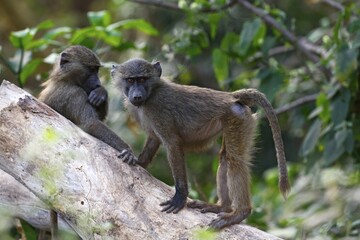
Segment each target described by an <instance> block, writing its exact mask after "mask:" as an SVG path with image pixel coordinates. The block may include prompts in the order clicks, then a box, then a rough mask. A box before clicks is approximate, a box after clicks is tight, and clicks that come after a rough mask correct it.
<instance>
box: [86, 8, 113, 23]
mask: <svg viewBox="0 0 360 240" xmlns="http://www.w3.org/2000/svg"><path fill="white" fill-rule="evenodd" d="M87 17H88V19H89V21H90V23H91V25H92V26H101V27H106V26H108V25H109V24H110V23H111V15H110V13H109V12H108V11H99V12H88V13H87Z"/></svg>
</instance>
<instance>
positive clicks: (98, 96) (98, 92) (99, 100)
mask: <svg viewBox="0 0 360 240" xmlns="http://www.w3.org/2000/svg"><path fill="white" fill-rule="evenodd" d="M106 99H107V92H106V90H105V89H104V88H96V89H94V90H92V91H91V92H90V94H89V96H88V101H89V103H90V104H91V105H93V106H95V107H98V106H100V105H101V104H103V103H104V102H105V101H106Z"/></svg>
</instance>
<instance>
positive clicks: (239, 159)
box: [112, 59, 290, 229]
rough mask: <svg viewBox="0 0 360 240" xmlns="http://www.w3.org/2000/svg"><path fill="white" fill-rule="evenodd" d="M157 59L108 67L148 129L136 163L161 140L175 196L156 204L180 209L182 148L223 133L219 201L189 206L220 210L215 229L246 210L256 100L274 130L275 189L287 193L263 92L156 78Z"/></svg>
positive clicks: (277, 134)
mask: <svg viewBox="0 0 360 240" xmlns="http://www.w3.org/2000/svg"><path fill="white" fill-rule="evenodd" d="M161 73H162V69H161V66H160V63H159V62H156V63H149V62H147V61H145V60H143V59H133V60H129V61H127V62H125V63H123V64H121V65H117V66H113V69H112V78H113V79H114V80H115V82H116V84H117V85H118V86H119V88H120V89H121V91H122V92H123V93H124V95H125V96H126V98H125V100H126V106H127V108H128V110H129V111H130V113H131V114H132V115H133V116H134V117H135V119H136V120H137V121H138V122H139V123H140V125H141V126H142V127H143V128H144V129H145V130H146V131H147V133H148V138H147V141H146V143H145V147H144V149H143V151H142V153H141V154H140V155H139V158H138V164H140V165H141V166H143V167H146V166H147V165H148V164H149V163H150V162H151V160H152V158H153V156H154V155H155V153H156V151H157V149H158V148H159V145H160V143H162V144H163V145H164V147H165V148H166V150H167V157H168V161H169V163H170V167H171V170H172V174H173V177H174V181H175V189H176V192H175V195H174V197H173V198H172V199H170V200H168V201H166V202H163V203H161V205H162V206H165V207H164V208H163V210H162V211H166V212H167V213H170V212H173V213H177V212H179V211H180V210H181V209H182V208H183V207H184V206H185V204H186V198H187V196H188V186H187V177H186V169H185V160H184V151H187V150H201V149H204V148H206V147H207V146H209V144H210V143H211V142H212V140H213V139H214V138H215V137H216V136H218V135H219V133H221V132H222V133H223V144H222V149H221V151H220V164H219V169H218V174H217V190H218V197H219V202H218V204H216V205H210V204H206V203H202V202H199V201H194V202H192V203H189V204H188V206H189V207H194V208H201V209H202V212H216V213H220V214H219V216H218V218H217V219H215V220H214V221H212V222H211V223H210V226H211V227H212V228H215V229H220V228H223V227H225V226H229V225H231V224H236V223H240V222H241V221H242V220H244V219H245V218H246V217H247V216H249V214H250V213H251V208H252V207H251V201H250V166H249V165H250V163H251V154H252V151H253V144H254V134H255V127H256V118H255V116H254V115H253V114H252V112H251V110H250V108H249V106H252V105H254V104H258V105H260V106H262V107H263V108H264V110H265V113H266V116H267V118H268V119H269V122H270V125H271V129H272V131H273V136H274V141H275V148H276V153H277V159H278V167H279V171H280V179H279V188H280V191H281V193H282V194H283V195H284V196H286V194H287V193H288V192H289V190H290V185H289V182H288V177H287V169H286V160H285V154H284V147H283V142H282V138H281V131H280V127H279V125H278V121H277V118H276V115H275V113H274V110H273V108H272V107H271V104H270V103H269V101H268V100H267V99H266V97H265V96H264V95H263V94H262V93H260V92H259V91H257V90H255V89H243V90H239V91H236V92H222V91H215V90H212V89H208V88H200V87H195V86H183V85H179V84H175V83H172V82H168V81H164V80H162V79H161V78H160V76H161Z"/></svg>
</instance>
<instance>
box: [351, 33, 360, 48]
mask: <svg viewBox="0 0 360 240" xmlns="http://www.w3.org/2000/svg"><path fill="white" fill-rule="evenodd" d="M359 47H360V31H359V32H358V33H356V35H355V37H354V39H353V41H352V48H359Z"/></svg>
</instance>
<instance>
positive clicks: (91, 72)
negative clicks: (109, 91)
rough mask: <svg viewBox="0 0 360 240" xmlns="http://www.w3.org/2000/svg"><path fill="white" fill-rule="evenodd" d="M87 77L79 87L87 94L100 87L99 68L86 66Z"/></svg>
mask: <svg viewBox="0 0 360 240" xmlns="http://www.w3.org/2000/svg"><path fill="white" fill-rule="evenodd" d="M87 69H88V76H87V77H85V81H83V82H82V85H81V87H82V88H83V89H84V90H85V91H86V93H87V94H90V92H91V91H92V90H94V89H96V88H98V87H100V86H101V82H100V79H99V76H98V73H99V67H96V66H91V67H90V66H88V67H87Z"/></svg>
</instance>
